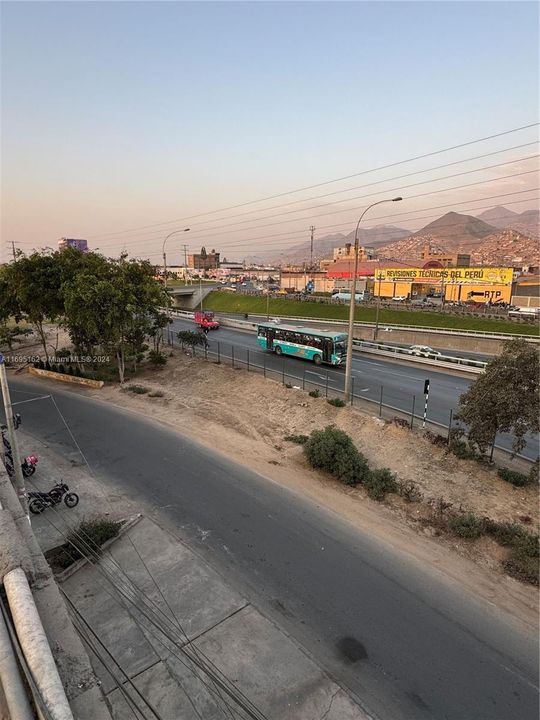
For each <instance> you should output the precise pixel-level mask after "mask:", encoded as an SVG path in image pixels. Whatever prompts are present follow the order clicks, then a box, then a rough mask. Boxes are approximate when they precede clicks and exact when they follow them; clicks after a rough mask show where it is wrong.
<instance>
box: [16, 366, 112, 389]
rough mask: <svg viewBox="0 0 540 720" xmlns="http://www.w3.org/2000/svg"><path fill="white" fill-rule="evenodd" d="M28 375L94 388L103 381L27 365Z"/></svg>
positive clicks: (100, 385) (99, 385) (99, 386)
mask: <svg viewBox="0 0 540 720" xmlns="http://www.w3.org/2000/svg"><path fill="white" fill-rule="evenodd" d="M28 372H29V373H30V375H37V376H38V377H44V378H48V379H49V380H58V381H59V382H65V383H71V384H72V385H84V386H85V387H90V388H94V389H99V388H102V387H103V385H105V383H104V382H103V380H90V379H89V378H82V377H76V376H75V375H63V374H62V373H57V372H52V370H41V368H35V367H29V368H28Z"/></svg>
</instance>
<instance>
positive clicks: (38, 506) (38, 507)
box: [28, 498, 47, 515]
mask: <svg viewBox="0 0 540 720" xmlns="http://www.w3.org/2000/svg"><path fill="white" fill-rule="evenodd" d="M46 507H47V506H46V505H45V503H44V502H43V500H38V499H37V498H34V499H33V500H30V504H29V505H28V509H29V510H30V512H31V513H33V514H34V515H40V514H41V513H42V512H43V511H44V510H45V508H46Z"/></svg>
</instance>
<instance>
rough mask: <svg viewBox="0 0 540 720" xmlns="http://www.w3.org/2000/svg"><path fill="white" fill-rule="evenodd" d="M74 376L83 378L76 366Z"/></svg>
mask: <svg viewBox="0 0 540 720" xmlns="http://www.w3.org/2000/svg"><path fill="white" fill-rule="evenodd" d="M75 376H76V377H82V376H83V374H82V372H81V368H80V367H79V366H78V365H76V366H75Z"/></svg>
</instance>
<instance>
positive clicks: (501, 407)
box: [459, 339, 540, 452]
mask: <svg viewBox="0 0 540 720" xmlns="http://www.w3.org/2000/svg"><path fill="white" fill-rule="evenodd" d="M538 361H539V351H538V347H537V346H536V345H533V343H529V342H527V341H525V340H522V339H515V340H509V341H507V342H505V343H504V345H503V352H502V353H501V354H500V355H499V356H498V357H496V358H494V359H493V360H492V361H491V362H489V363H488V365H487V367H486V370H485V372H484V373H483V374H482V375H480V376H479V377H478V379H477V380H476V381H475V382H474V383H473V384H472V385H471V386H470V388H469V389H468V390H467V392H466V393H464V394H463V395H462V396H461V397H460V399H459V405H460V410H459V419H460V420H462V421H463V422H465V423H466V424H467V425H468V433H469V442H471V443H472V444H476V445H477V446H478V448H479V449H480V451H481V452H485V451H486V449H487V448H488V447H489V445H490V444H491V443H492V442H493V440H494V438H495V436H496V434H497V433H498V432H508V433H512V434H513V436H514V442H513V446H512V447H513V450H514V451H515V452H520V451H521V450H522V449H523V448H524V447H525V445H526V444H527V443H526V440H525V435H526V434H527V433H529V432H530V433H537V432H538V431H539V429H540V428H539V401H538V390H539V382H538Z"/></svg>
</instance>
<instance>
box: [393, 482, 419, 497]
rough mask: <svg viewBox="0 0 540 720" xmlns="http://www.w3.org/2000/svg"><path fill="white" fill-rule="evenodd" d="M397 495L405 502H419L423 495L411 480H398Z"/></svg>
mask: <svg viewBox="0 0 540 720" xmlns="http://www.w3.org/2000/svg"><path fill="white" fill-rule="evenodd" d="M397 485H398V487H397V493H398V494H399V495H401V497H402V498H403V499H404V500H406V501H407V502H420V501H421V500H422V499H423V497H424V496H423V495H422V493H421V492H420V490H419V488H418V485H417V484H416V483H415V482H413V481H412V480H398V484H397Z"/></svg>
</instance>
